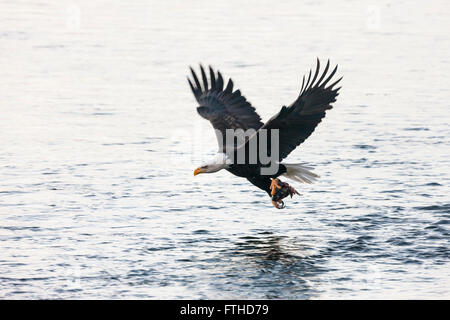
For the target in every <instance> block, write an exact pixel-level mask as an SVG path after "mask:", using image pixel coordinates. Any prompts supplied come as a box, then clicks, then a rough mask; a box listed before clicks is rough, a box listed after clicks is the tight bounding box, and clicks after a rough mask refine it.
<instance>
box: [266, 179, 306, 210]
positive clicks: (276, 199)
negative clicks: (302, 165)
mask: <svg viewBox="0 0 450 320" xmlns="http://www.w3.org/2000/svg"><path fill="white" fill-rule="evenodd" d="M270 190H271V196H272V198H271V199H272V204H273V206H274V207H275V208H277V209H283V208H285V207H286V206H285V204H284V202H283V199H284V198H286V197H287V196H291V198H292V196H293V195H294V194H297V195H300V193H298V192H297V190H295V189H294V188H293V187H291V186H290V185H289V184H288V183H287V182H282V181H281V180H280V179H278V178H275V179H272V183H271V184H270Z"/></svg>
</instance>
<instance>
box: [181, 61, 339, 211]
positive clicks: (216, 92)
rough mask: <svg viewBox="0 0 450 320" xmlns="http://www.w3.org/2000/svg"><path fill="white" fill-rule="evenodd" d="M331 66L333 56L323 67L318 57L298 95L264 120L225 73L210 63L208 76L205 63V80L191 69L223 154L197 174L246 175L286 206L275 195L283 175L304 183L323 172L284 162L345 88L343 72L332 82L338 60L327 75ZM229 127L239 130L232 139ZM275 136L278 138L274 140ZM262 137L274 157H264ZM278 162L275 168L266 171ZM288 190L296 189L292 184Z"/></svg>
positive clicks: (202, 112)
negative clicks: (322, 68)
mask: <svg viewBox="0 0 450 320" xmlns="http://www.w3.org/2000/svg"><path fill="white" fill-rule="evenodd" d="M329 69H330V62H329V61H328V62H327V64H326V66H325V69H324V71H323V72H320V61H319V59H317V65H316V69H315V72H314V73H312V70H310V71H309V75H308V77H307V79H306V81H305V76H303V82H302V87H301V89H300V94H299V96H298V97H297V99H296V100H295V101H294V102H293V103H292V104H291V105H289V106H288V107H286V106H283V107H282V108H281V110H280V111H279V112H278V113H277V114H276V115H274V116H273V117H272V118H270V120H268V121H267V122H266V123H263V122H261V117H260V116H259V115H258V114H257V113H256V111H255V108H254V107H253V106H252V105H251V104H250V103H249V102H248V101H247V100H246V98H245V97H244V96H243V95H242V94H241V91H240V90H234V89H233V81H232V80H231V79H229V80H228V83H227V85H226V86H225V85H224V84H225V82H224V79H223V77H222V74H221V73H220V72H217V73H216V72H215V71H214V70H213V69H212V68H211V67H209V80H208V77H207V73H206V72H205V69H204V68H203V66H202V65H200V75H201V81H200V80H199V77H198V76H197V74H196V73H195V71H194V70H193V69H192V68H190V70H191V74H192V79H190V78H189V77H188V82H189V86H190V88H191V90H192V92H193V94H194V96H195V99H196V100H197V102H198V107H197V112H198V113H199V114H200V116H201V117H203V118H205V119H207V120H209V121H210V122H211V124H212V126H213V128H214V129H215V131H216V136H217V139H218V143H219V152H218V154H217V155H216V156H215V157H214V158H213V159H211V160H210V161H207V162H206V163H204V164H203V165H201V166H200V167H198V168H197V169H195V171H194V176H195V175H198V174H200V173H212V172H217V171H219V170H222V169H225V170H227V171H229V172H231V173H232V174H234V175H236V176H238V177H244V178H247V180H248V181H250V182H251V183H252V184H253V185H255V186H256V187H258V188H260V189H262V190H264V191H265V192H267V194H268V195H269V196H270V197H271V201H272V204H273V205H274V206H275V207H276V208H281V207H284V204H283V203H282V201H277V200H276V199H274V193H275V191H276V190H278V189H279V188H281V187H280V182H281V181H280V180H279V179H278V177H279V176H284V177H286V178H289V179H291V180H294V181H297V182H302V183H312V182H313V181H314V180H315V179H316V178H318V177H319V176H318V175H316V174H315V173H313V172H311V171H310V169H311V168H310V167H307V166H305V165H304V164H301V163H295V164H288V163H281V161H282V160H283V159H284V158H286V157H287V156H288V155H289V153H291V152H292V151H293V150H294V149H295V148H296V147H297V146H298V145H300V144H301V143H302V142H303V141H305V140H306V139H307V138H308V137H309V136H310V135H311V133H312V132H313V131H314V129H315V128H316V126H317V125H318V124H319V123H320V122H321V121H322V118H324V117H325V111H326V110H329V109H331V108H332V106H331V104H332V103H333V102H335V101H336V97H337V96H338V94H339V89H340V87H338V88H335V89H334V87H335V86H336V84H338V83H339V81H340V80H341V79H342V77H341V78H339V79H338V80H337V81H335V82H332V84H330V85H328V83H329V82H330V81H331V79H332V78H333V76H334V75H335V73H336V71H337V65H336V66H335V68H334V69H333V70H332V71H331V72H330V73H329V74H328V71H329ZM319 73H321V74H320V76H319ZM327 85H328V86H327ZM230 130H232V131H233V132H234V135H233V136H232V139H230V136H227V134H228V132H229V131H230ZM248 132H250V133H248ZM275 132H276V134H275ZM274 137H275V138H277V139H276V140H274V139H273V138H274ZM261 142H264V143H265V145H266V147H265V148H264V149H265V152H266V156H268V157H269V159H270V161H267V157H263V153H264V152H261V148H262V147H261V146H262V144H261ZM255 146H256V147H255ZM273 147H276V148H273ZM239 154H240V155H243V159H242V158H240V160H241V161H237V160H239V159H237V158H238V157H239ZM274 165H276V167H275V170H271V171H270V170H267V169H268V168H269V167H273V166H274ZM264 170H266V172H265V173H264V172H263V171H264ZM285 185H287V184H285ZM289 190H290V191H292V192H294V193H296V191H295V189H293V188H292V187H290V189H289ZM291 196H292V193H291ZM281 204H283V206H281Z"/></svg>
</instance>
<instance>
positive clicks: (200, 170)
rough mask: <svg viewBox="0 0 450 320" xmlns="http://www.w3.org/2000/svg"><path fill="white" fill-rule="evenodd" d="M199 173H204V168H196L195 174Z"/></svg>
mask: <svg viewBox="0 0 450 320" xmlns="http://www.w3.org/2000/svg"><path fill="white" fill-rule="evenodd" d="M199 173H203V170H202V168H200V167H199V168H197V169H195V170H194V176H196V175H198V174H199Z"/></svg>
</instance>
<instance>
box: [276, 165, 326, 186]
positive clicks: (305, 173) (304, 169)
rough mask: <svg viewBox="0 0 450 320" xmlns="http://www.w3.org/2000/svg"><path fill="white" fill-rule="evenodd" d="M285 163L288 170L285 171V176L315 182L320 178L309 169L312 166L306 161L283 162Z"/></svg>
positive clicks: (305, 181)
mask: <svg viewBox="0 0 450 320" xmlns="http://www.w3.org/2000/svg"><path fill="white" fill-rule="evenodd" d="M283 165H284V166H285V167H286V170H287V171H286V172H285V173H283V176H284V177H286V178H289V179H291V180H294V181H297V182H301V183H313V182H314V181H315V180H317V179H318V178H320V177H319V176H318V175H317V174H315V173H314V172H311V171H309V170H311V169H312V167H308V166H306V165H305V164H304V163H283Z"/></svg>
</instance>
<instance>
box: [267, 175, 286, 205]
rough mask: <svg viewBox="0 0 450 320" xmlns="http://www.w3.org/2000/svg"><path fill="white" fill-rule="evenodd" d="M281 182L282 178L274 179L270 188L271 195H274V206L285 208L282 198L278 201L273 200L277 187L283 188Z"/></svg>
mask: <svg viewBox="0 0 450 320" xmlns="http://www.w3.org/2000/svg"><path fill="white" fill-rule="evenodd" d="M280 182H281V180H280V179H278V178H274V179H272V183H271V184H270V190H271V196H272V197H271V198H272V199H271V201H272V204H273V206H274V207H275V208H277V209H283V208H284V202H283V201H282V200H281V199H279V200H277V201H275V200H273V196H274V194H275V193H276V192H277V189H281V188H282V187H281V186H280V185H279V183H280Z"/></svg>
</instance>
